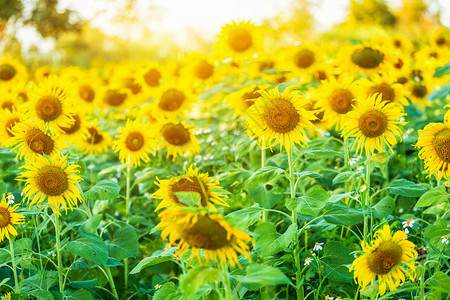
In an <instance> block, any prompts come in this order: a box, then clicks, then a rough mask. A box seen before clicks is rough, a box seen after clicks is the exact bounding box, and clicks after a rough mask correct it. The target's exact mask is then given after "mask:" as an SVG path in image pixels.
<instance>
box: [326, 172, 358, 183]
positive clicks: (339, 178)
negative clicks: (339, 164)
mask: <svg viewBox="0 0 450 300" xmlns="http://www.w3.org/2000/svg"><path fill="white" fill-rule="evenodd" d="M359 176H361V174H360V173H357V172H354V171H345V172H342V173H339V174H337V175H336V177H334V179H333V184H338V183H344V182H347V181H351V180H352V179H353V178H355V177H359Z"/></svg>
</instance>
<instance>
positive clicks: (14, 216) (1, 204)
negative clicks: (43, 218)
mask: <svg viewBox="0 0 450 300" xmlns="http://www.w3.org/2000/svg"><path fill="white" fill-rule="evenodd" d="M19 206H20V204H15V205H13V206H9V204H8V202H7V201H6V198H5V194H3V196H2V200H1V201H0V242H2V241H3V239H4V238H5V236H6V238H7V239H8V240H11V237H14V236H16V235H17V231H16V229H15V228H14V226H13V225H19V224H22V223H23V222H24V220H25V216H24V215H22V214H19V213H16V212H15V211H16V210H17V209H18V208H19ZM10 235H11V237H10Z"/></svg>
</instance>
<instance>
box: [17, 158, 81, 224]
mask: <svg viewBox="0 0 450 300" xmlns="http://www.w3.org/2000/svg"><path fill="white" fill-rule="evenodd" d="M78 168H79V166H78V165H75V164H73V165H69V163H68V161H67V156H60V155H52V156H50V157H45V156H40V157H38V158H37V159H36V160H35V161H29V162H27V163H25V165H23V166H21V167H20V169H26V171H24V172H22V173H21V174H20V177H19V179H18V180H20V181H24V182H25V184H26V185H25V188H24V189H23V191H22V192H23V193H24V194H25V197H24V198H23V199H22V201H23V202H25V201H27V202H28V203H27V204H28V205H30V206H31V205H33V204H35V203H37V204H40V203H42V202H43V201H45V200H46V199H48V204H49V206H50V208H51V209H52V210H53V212H54V213H55V214H56V215H58V216H60V215H61V213H60V211H59V209H60V207H61V206H63V207H64V208H65V210H66V214H67V208H69V209H70V210H73V207H74V206H75V207H78V204H79V203H81V202H82V201H83V199H82V197H81V195H80V192H79V190H78V188H77V186H76V184H77V183H78V182H80V181H82V180H83V179H82V178H81V177H80V176H78V175H77V173H79V170H77V169H78Z"/></svg>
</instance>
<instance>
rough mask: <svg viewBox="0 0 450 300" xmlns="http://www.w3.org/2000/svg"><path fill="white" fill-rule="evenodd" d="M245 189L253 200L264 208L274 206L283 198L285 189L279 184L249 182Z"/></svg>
mask: <svg viewBox="0 0 450 300" xmlns="http://www.w3.org/2000/svg"><path fill="white" fill-rule="evenodd" d="M245 190H246V191H247V192H248V194H249V195H250V197H251V198H252V200H253V201H255V202H256V203H258V204H259V205H260V206H261V207H263V208H269V209H270V208H272V207H274V206H275V205H276V204H277V203H278V202H279V201H280V200H281V199H282V198H283V192H284V190H283V189H282V188H281V187H279V186H278V185H277V184H275V183H273V184H270V183H267V184H261V183H257V184H255V183H253V184H247V185H246V187H245Z"/></svg>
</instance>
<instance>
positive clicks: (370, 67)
mask: <svg viewBox="0 0 450 300" xmlns="http://www.w3.org/2000/svg"><path fill="white" fill-rule="evenodd" d="M382 49H383V50H382ZM391 52H392V51H391ZM389 53H390V52H389V49H388V48H386V47H385V48H382V47H380V46H379V45H377V43H364V44H362V45H346V46H343V47H341V49H340V51H339V53H338V60H339V61H341V64H342V65H343V67H344V68H346V69H347V71H348V72H349V73H350V74H352V73H355V72H356V73H357V74H367V73H369V74H377V73H379V72H381V71H384V70H385V68H386V64H387V62H388V61H389Z"/></svg>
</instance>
